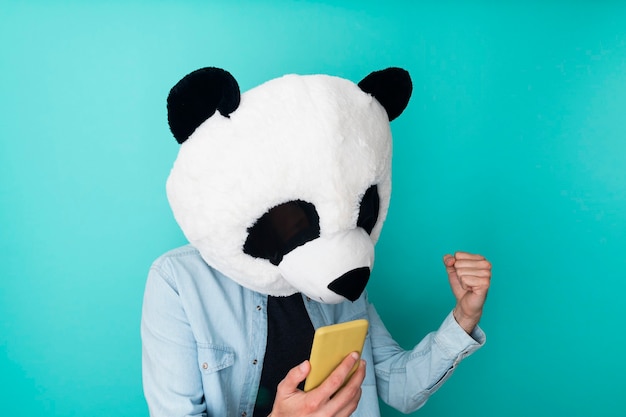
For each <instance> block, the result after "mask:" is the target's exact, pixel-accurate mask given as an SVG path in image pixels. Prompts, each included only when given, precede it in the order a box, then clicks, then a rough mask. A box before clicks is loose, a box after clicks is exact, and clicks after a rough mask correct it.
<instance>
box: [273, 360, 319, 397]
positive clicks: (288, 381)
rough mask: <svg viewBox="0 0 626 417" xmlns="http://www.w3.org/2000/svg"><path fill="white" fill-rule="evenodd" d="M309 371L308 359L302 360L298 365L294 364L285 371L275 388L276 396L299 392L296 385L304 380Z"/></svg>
mask: <svg viewBox="0 0 626 417" xmlns="http://www.w3.org/2000/svg"><path fill="white" fill-rule="evenodd" d="M310 371H311V364H310V363H309V361H304V362H302V363H301V364H300V365H298V366H295V367H293V368H291V369H290V370H289V372H287V375H286V376H285V378H284V379H283V380H282V381H280V383H279V384H278V387H277V388H276V397H278V396H279V395H280V396H281V397H286V396H289V395H291V394H293V393H294V392H299V391H300V390H299V389H298V385H299V384H300V383H301V382H302V381H304V380H305V379H306V377H307V375H309V372H310Z"/></svg>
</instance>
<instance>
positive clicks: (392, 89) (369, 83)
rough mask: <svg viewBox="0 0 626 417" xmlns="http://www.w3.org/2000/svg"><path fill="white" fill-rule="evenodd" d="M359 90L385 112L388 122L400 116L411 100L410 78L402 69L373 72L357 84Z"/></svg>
mask: <svg viewBox="0 0 626 417" xmlns="http://www.w3.org/2000/svg"><path fill="white" fill-rule="evenodd" d="M359 87H361V90H363V91H365V92H366V93H369V94H371V95H373V96H374V97H375V98H376V100H378V101H379V102H380V104H382V106H383V107H384V108H385V110H387V116H388V117H389V121H392V120H393V119H395V118H396V117H398V116H400V114H402V112H403V111H404V109H405V108H406V106H407V104H409V99H410V98H411V92H412V91H413V84H412V83H411V76H410V75H409V73H408V72H407V71H406V70H403V69H402V68H394V67H392V68H387V69H384V70H381V71H374V72H372V73H371V74H370V75H368V76H367V77H365V78H363V79H362V80H361V82H360V83H359Z"/></svg>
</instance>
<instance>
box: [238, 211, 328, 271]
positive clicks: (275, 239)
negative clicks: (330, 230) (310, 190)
mask: <svg viewBox="0 0 626 417" xmlns="http://www.w3.org/2000/svg"><path fill="white" fill-rule="evenodd" d="M319 236H320V218H319V215H318V214H317V211H316V210H315V206H314V205H313V204H311V203H308V202H306V201H301V200H294V201H289V202H286V203H283V204H280V205H278V206H276V207H274V208H272V209H270V210H269V211H268V212H267V213H265V214H264V215H263V216H261V217H260V218H259V219H258V220H257V221H256V223H255V224H254V225H253V226H252V227H250V228H249V229H248V238H247V239H246V243H245V244H244V245H243V251H244V253H247V254H248V255H250V256H254V257H256V258H262V259H267V260H269V261H270V262H271V263H272V264H274V265H278V264H279V263H280V261H282V259H283V256H285V255H286V254H287V253H289V252H291V251H292V250H294V249H295V248H297V247H298V246H301V245H304V244H305V243H306V242H309V241H311V240H313V239H315V238H318V237H319Z"/></svg>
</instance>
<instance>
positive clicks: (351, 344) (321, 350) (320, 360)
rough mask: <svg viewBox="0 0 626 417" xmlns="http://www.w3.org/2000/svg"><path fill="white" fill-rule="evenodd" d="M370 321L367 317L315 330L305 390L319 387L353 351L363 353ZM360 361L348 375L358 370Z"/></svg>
mask: <svg viewBox="0 0 626 417" xmlns="http://www.w3.org/2000/svg"><path fill="white" fill-rule="evenodd" d="M368 325H369V323H368V321H367V320H365V319H359V320H352V321H348V322H345V323H339V324H333V325H330V326H323V327H320V328H319V329H317V330H316V331H315V336H314V337H313V346H312V347H311V356H310V359H309V361H310V363H311V372H310V373H309V375H308V376H307V378H306V381H305V383H304V390H305V391H310V390H312V389H314V388H317V387H318V386H319V385H320V384H321V383H322V382H324V380H325V379H326V378H328V376H329V375H330V374H331V373H332V372H333V370H334V369H335V368H336V367H337V365H339V364H340V363H341V361H342V360H344V359H345V358H346V356H348V355H349V354H350V353H352V352H359V355H360V354H361V352H362V350H363V345H364V344H365V336H366V335H367V327H368ZM357 367H358V362H357V363H356V364H355V365H354V368H352V370H351V371H350V373H349V374H348V376H347V377H346V381H347V380H348V379H349V378H350V376H351V375H352V374H353V373H354V371H356V368H357Z"/></svg>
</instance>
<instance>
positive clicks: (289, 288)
mask: <svg viewBox="0 0 626 417" xmlns="http://www.w3.org/2000/svg"><path fill="white" fill-rule="evenodd" d="M372 184H378V192H379V195H380V200H381V207H380V215H379V218H378V222H377V223H376V226H375V227H374V230H373V232H372V234H371V236H370V239H371V241H372V245H373V244H375V242H376V241H377V239H378V236H379V234H380V230H381V227H382V223H383V221H384V219H385V217H386V214H387V209H388V206H389V198H390V192H391V132H390V129H389V120H388V117H387V113H386V112H385V109H384V108H383V107H382V106H381V105H380V103H378V101H377V100H375V99H374V98H373V97H372V96H370V95H369V94H366V93H364V92H363V91H362V90H361V89H360V88H359V87H358V86H357V85H356V84H354V83H352V82H350V81H348V80H344V79H342V78H337V77H332V76H327V75H309V76H298V75H287V76H284V77H281V78H277V79H274V80H271V81H268V82H266V83H264V84H262V85H260V86H258V87H256V88H254V89H252V90H249V91H248V92H246V93H244V94H242V96H241V103H240V106H239V108H237V109H236V110H235V111H234V112H233V113H231V114H230V117H224V116H222V115H220V114H219V112H216V113H215V114H214V115H213V116H212V117H210V118H209V119H208V120H206V121H205V122H204V123H203V124H202V125H200V126H199V127H198V128H197V129H196V131H195V132H194V133H193V134H192V135H191V136H190V137H189V139H187V141H185V142H184V143H183V144H182V145H181V148H180V151H179V154H178V158H177V159H176V161H175V163H174V166H173V168H172V171H171V173H170V176H169V178H168V181H167V195H168V199H169V201H170V205H171V207H172V210H173V212H174V216H175V218H176V220H177V221H178V223H179V224H180V226H181V228H182V230H183V232H184V233H185V236H186V237H187V238H188V239H189V241H190V242H191V244H193V245H194V246H195V247H196V248H198V250H199V251H200V253H201V254H202V257H203V258H204V259H205V261H206V262H207V263H208V264H210V265H212V266H213V267H215V268H216V269H218V270H220V271H221V272H223V273H224V274H226V275H228V276H229V277H231V278H232V279H233V280H235V281H236V282H238V283H239V284H241V285H243V286H245V287H247V288H250V289H252V290H254V291H258V292H262V293H266V294H270V295H275V296H286V295H290V294H293V293H295V292H298V291H302V292H304V293H305V294H306V293H307V291H308V292H314V291H312V290H311V289H310V288H309V287H307V291H304V288H302V287H301V286H300V285H299V283H298V280H297V279H290V280H289V281H287V280H285V279H284V278H283V276H282V275H281V272H280V270H279V268H278V267H276V266H274V265H272V264H271V263H270V262H269V261H267V260H263V259H256V258H253V257H252V256H249V255H247V254H245V253H244V252H243V245H244V242H245V240H246V238H247V229H248V228H249V227H251V226H252V225H253V224H254V223H255V221H256V220H257V219H258V218H259V217H261V216H262V215H263V214H264V213H265V212H267V211H268V210H269V209H270V208H272V207H274V206H276V205H278V204H281V203H284V202H287V201H290V200H304V201H307V202H310V203H312V204H314V205H315V207H316V209H317V212H318V214H319V217H320V234H321V236H322V237H324V236H332V235H335V234H337V233H342V232H345V231H348V230H351V229H354V228H355V225H356V221H357V217H358V211H359V203H360V201H361V198H362V196H363V194H364V192H365V190H367V188H368V187H369V186H370V185H372ZM305 246H306V245H305ZM348 252H349V251H348ZM321 261H322V262H323V260H321ZM310 272H311V273H312V276H315V274H314V271H310ZM328 283H329V282H327V281H326V278H322V277H321V276H320V282H319V287H320V288H326V286H327V285H328ZM311 285H313V287H315V285H314V284H307V286H311ZM307 295H308V294H307Z"/></svg>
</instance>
